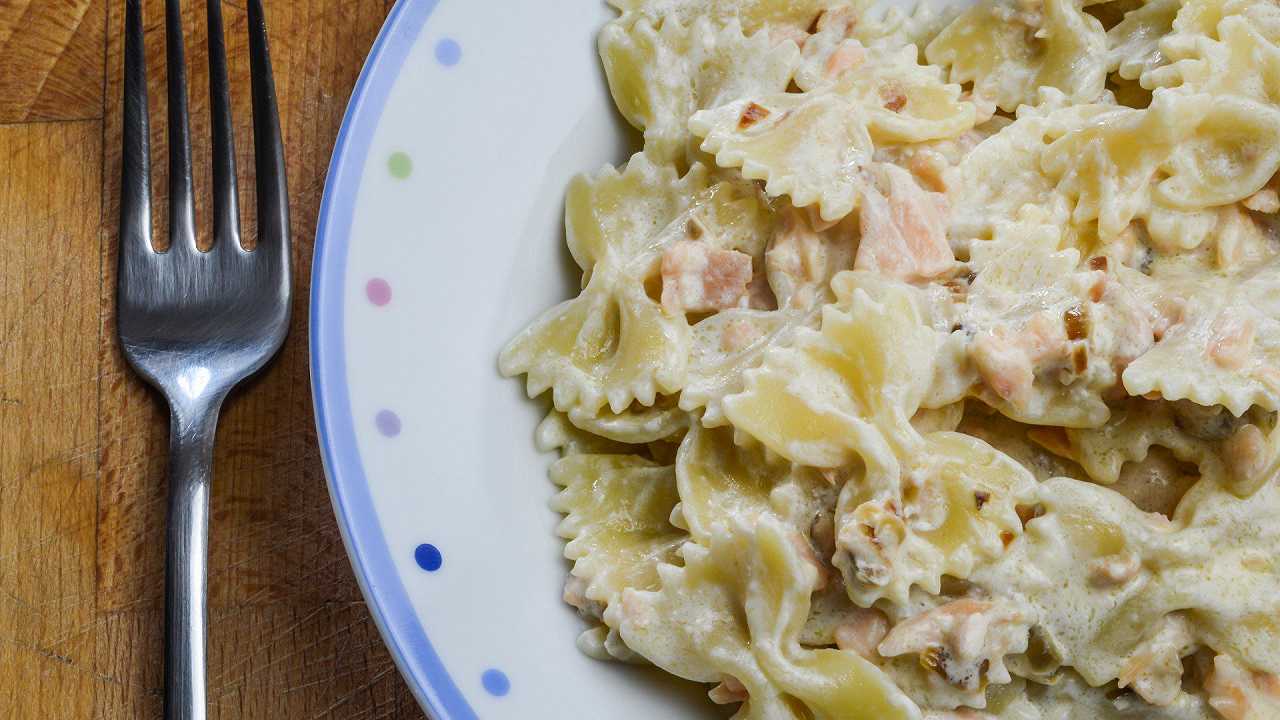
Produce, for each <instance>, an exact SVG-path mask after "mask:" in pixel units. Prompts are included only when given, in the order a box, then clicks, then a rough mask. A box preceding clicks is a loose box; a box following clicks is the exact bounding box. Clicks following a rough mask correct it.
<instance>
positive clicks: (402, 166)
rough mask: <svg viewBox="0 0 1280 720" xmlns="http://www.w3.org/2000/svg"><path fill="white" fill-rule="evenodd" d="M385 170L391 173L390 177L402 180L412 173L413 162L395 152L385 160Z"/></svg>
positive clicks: (400, 153)
mask: <svg viewBox="0 0 1280 720" xmlns="http://www.w3.org/2000/svg"><path fill="white" fill-rule="evenodd" d="M387 169H388V170H390V171H391V177H393V178H397V179H399V180H404V179H405V178H407V177H409V175H411V174H412V173H413V161H412V160H410V159H409V156H408V155H406V154H405V153H402V152H399V151H396V152H393V153H391V157H389V158H387Z"/></svg>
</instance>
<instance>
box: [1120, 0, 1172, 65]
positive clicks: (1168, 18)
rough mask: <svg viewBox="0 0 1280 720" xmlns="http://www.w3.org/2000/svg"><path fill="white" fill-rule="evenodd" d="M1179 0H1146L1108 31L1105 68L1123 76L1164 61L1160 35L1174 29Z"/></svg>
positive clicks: (1162, 35) (1161, 63)
mask: <svg viewBox="0 0 1280 720" xmlns="http://www.w3.org/2000/svg"><path fill="white" fill-rule="evenodd" d="M1180 7H1182V2H1181V0H1147V1H1146V2H1144V3H1143V4H1142V5H1141V6H1139V7H1136V8H1134V9H1132V10H1130V11H1129V12H1127V13H1125V16H1124V19H1123V20H1121V21H1120V22H1119V23H1118V24H1116V26H1115V27H1113V28H1111V29H1110V30H1108V31H1107V72H1117V73H1119V75H1120V77H1122V78H1124V79H1126V80H1137V79H1138V78H1140V77H1141V76H1142V74H1143V73H1145V72H1147V71H1149V70H1151V69H1153V68H1156V67H1159V66H1160V65H1163V64H1164V55H1163V53H1161V52H1160V39H1161V38H1163V37H1164V36H1165V35H1166V34H1168V33H1169V31H1170V30H1172V29H1173V19H1174V17H1176V16H1177V14H1178V9H1179V8H1180Z"/></svg>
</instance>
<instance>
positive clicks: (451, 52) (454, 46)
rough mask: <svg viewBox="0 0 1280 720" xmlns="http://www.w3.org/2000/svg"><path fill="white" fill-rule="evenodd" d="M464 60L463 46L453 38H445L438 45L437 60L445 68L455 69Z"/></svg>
mask: <svg viewBox="0 0 1280 720" xmlns="http://www.w3.org/2000/svg"><path fill="white" fill-rule="evenodd" d="M461 59H462V46H461V45H459V44H458V41H457V40H454V39H453V38H444V39H442V40H441V41H440V42H438V43H436V60H437V61H438V62H439V63H440V64H441V65H444V66H445V67H453V66H454V65H457V64H458V61H459V60H461Z"/></svg>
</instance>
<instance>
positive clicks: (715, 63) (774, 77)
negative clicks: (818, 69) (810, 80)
mask: <svg viewBox="0 0 1280 720" xmlns="http://www.w3.org/2000/svg"><path fill="white" fill-rule="evenodd" d="M799 56H800V51H799V50H798V49H797V48H796V46H795V44H794V43H791V42H785V41H784V42H776V41H775V40H774V39H773V38H772V37H771V36H770V33H769V31H768V30H765V29H760V30H757V31H756V32H755V34H753V35H751V36H750V37H748V36H746V35H744V34H743V31H742V27H741V26H740V25H739V24H738V21H737V19H733V20H730V21H729V22H728V23H727V24H725V25H723V26H715V25H713V23H712V22H711V21H710V20H708V19H707V18H705V17H699V18H698V19H696V20H694V21H692V22H691V23H689V24H687V25H685V24H681V22H680V21H679V19H678V18H676V17H667V18H665V19H661V20H659V21H657V22H656V23H655V22H654V21H653V20H651V19H649V18H648V17H646V16H643V15H641V16H637V17H631V16H628V17H625V18H623V19H620V20H617V21H615V22H613V23H610V24H609V25H608V26H606V27H605V29H604V30H603V31H602V32H601V33H600V57H601V59H602V60H603V61H604V68H605V74H606V75H607V76H608V78H609V88H610V90H611V91H612V93H613V98H614V101H615V102H616V103H617V105H618V109H619V110H620V111H621V112H622V115H623V117H625V118H626V119H627V121H628V122H630V123H631V124H632V125H634V126H635V127H636V128H637V129H639V130H641V131H643V132H644V138H645V152H646V153H647V154H649V155H650V156H651V157H653V158H654V159H655V160H656V161H658V162H666V163H672V162H676V163H682V162H685V158H686V157H688V156H691V155H692V154H693V153H692V150H693V148H692V147H691V146H690V138H689V131H688V129H687V127H686V125H687V123H688V120H689V116H690V115H693V113H695V112H697V111H698V110H703V109H705V108H709V107H716V106H718V105H722V104H724V103H726V102H730V101H732V100H737V99H738V98H741V97H748V96H756V95H760V94H769V93H776V92H782V91H783V90H785V89H786V87H787V83H788V82H790V80H791V75H792V72H793V71H794V70H795V67H796V65H797V63H798V62H799V59H800V57H799Z"/></svg>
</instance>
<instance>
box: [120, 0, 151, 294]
mask: <svg viewBox="0 0 1280 720" xmlns="http://www.w3.org/2000/svg"><path fill="white" fill-rule="evenodd" d="M150 132H151V127H150V122H149V121H148V117H147V53H146V49H145V48H144V47H143V40H142V0H128V2H127V3H126V4H125V36H124V148H123V151H122V154H121V162H120V167H121V170H120V261H121V264H122V266H121V268H120V269H121V277H122V279H123V278H124V276H125V273H124V271H125V270H126V269H127V266H128V265H129V264H130V263H131V262H134V261H141V260H145V258H147V257H149V256H150V255H152V254H153V250H152V248H151V136H150Z"/></svg>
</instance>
